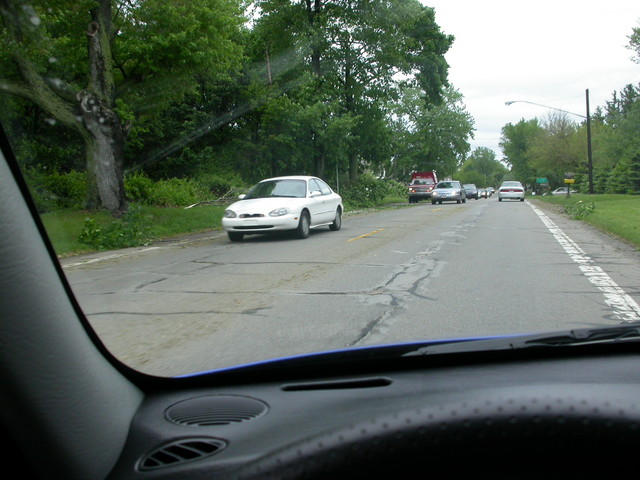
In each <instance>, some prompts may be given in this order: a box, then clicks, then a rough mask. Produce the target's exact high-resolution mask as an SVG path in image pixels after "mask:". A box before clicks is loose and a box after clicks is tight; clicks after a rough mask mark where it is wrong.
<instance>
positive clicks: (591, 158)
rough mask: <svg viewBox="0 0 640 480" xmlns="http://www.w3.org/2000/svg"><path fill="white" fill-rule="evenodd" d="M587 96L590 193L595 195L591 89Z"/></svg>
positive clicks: (587, 91)
mask: <svg viewBox="0 0 640 480" xmlns="http://www.w3.org/2000/svg"><path fill="white" fill-rule="evenodd" d="M586 97H587V158H588V161H589V167H588V168H589V194H590V195H593V155H592V151H591V115H590V114H589V89H588V88H587V90H586Z"/></svg>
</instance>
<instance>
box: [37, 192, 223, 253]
mask: <svg viewBox="0 0 640 480" xmlns="http://www.w3.org/2000/svg"><path fill="white" fill-rule="evenodd" d="M132 210H135V212H136V216H137V219H138V221H140V222H141V223H142V224H143V225H144V226H145V230H146V233H147V235H148V236H149V237H150V238H151V240H158V239H161V238H171V237H176V236H179V235H184V234H190V233H199V232H206V231H209V230H218V229H220V221H221V218H222V213H223V211H224V207H223V206H199V207H194V208H190V209H184V208H160V207H147V206H140V205H132V206H130V211H132ZM41 217H42V221H43V223H44V226H45V228H46V230H47V233H48V235H49V238H50V239H51V243H52V244H53V246H54V249H55V251H56V253H57V254H58V255H59V256H69V255H75V254H80V253H90V252H94V251H96V249H95V248H91V247H90V246H89V245H87V244H86V243H83V242H81V241H80V234H81V233H82V231H83V228H84V226H85V221H86V220H87V219H93V220H94V221H95V223H96V225H97V226H99V227H107V226H108V225H110V224H111V223H112V222H113V218H112V217H111V216H110V215H109V214H108V213H107V212H87V211H81V210H58V211H54V212H50V213H45V214H43V215H42V216H41Z"/></svg>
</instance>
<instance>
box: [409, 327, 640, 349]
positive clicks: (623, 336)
mask: <svg viewBox="0 0 640 480" xmlns="http://www.w3.org/2000/svg"><path fill="white" fill-rule="evenodd" d="M639 340H640V324H638V323H633V324H624V325H620V326H616V327H608V328H607V327H605V328H582V329H574V330H568V331H565V332H554V333H551V334H549V333H546V334H536V335H517V336H507V337H497V338H485V339H475V340H474V339H464V340H460V339H458V340H453V341H449V342H440V343H435V344H431V345H427V346H424V347H421V348H419V349H417V350H413V351H411V352H407V353H405V354H404V355H403V356H407V357H409V356H419V355H434V354H442V353H458V352H473V351H490V350H516V349H520V348H534V347H567V346H578V345H590V344H599V343H615V342H627V341H639Z"/></svg>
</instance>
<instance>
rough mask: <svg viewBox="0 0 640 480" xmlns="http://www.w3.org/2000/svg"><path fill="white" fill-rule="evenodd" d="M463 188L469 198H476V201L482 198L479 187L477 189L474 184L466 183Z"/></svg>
mask: <svg viewBox="0 0 640 480" xmlns="http://www.w3.org/2000/svg"><path fill="white" fill-rule="evenodd" d="M463 186H464V191H465V192H466V194H467V198H475V199H476V200H478V199H479V198H480V192H479V191H478V187H476V186H475V185H474V184H473V183H465V184H464V185H463Z"/></svg>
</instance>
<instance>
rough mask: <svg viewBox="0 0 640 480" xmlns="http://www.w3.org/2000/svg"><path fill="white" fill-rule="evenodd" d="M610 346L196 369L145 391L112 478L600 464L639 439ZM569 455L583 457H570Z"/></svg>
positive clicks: (593, 467)
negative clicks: (312, 366)
mask: <svg viewBox="0 0 640 480" xmlns="http://www.w3.org/2000/svg"><path fill="white" fill-rule="evenodd" d="M616 347H620V346H619V345H617V346H616ZM597 350H602V351H601V352H598V351H597ZM605 350H608V348H607V347H605V348H600V349H595V350H594V349H593V348H582V347H581V348H580V353H579V352H572V354H571V355H567V352H566V351H564V350H563V351H562V353H559V352H558V353H551V354H550V352H549V350H548V349H545V348H542V349H532V351H529V352H525V353H521V352H503V353H500V354H496V353H482V354H470V355H462V356H460V355H455V356H449V355H443V356H442V357H437V356H434V357H430V358H428V359H424V358H421V359H416V360H410V361H408V362H407V359H403V360H402V362H401V363H404V367H403V368H397V363H398V362H395V361H392V362H389V364H390V367H389V368H383V367H382V366H379V367H380V368H379V369H378V370H377V371H375V370H372V369H371V366H369V367H368V368H367V369H366V371H362V372H360V373H357V372H354V373H353V374H350V375H349V374H348V375H326V376H319V377H317V378H315V379H310V378H309V376H308V375H306V376H305V375H303V374H301V373H300V374H299V375H300V376H299V378H295V375H294V376H292V372H288V373H287V374H286V375H284V376H283V378H282V379H281V380H265V381H263V382H260V381H256V380H253V381H252V382H250V383H238V384H236V385H228V384H227V385H223V386H219V387H216V386H211V387H206V386H202V387H199V386H198V385H197V384H199V383H204V384H207V383H208V382H216V374H212V375H204V376H202V377H197V378H194V379H191V380H187V381H188V382H189V383H194V385H193V386H192V387H190V388H188V389H185V388H184V385H183V386H181V388H178V389H176V390H171V389H166V390H164V391H163V390H159V391H156V392H154V393H153V394H152V395H148V396H147V398H146V399H145V401H144V402H143V404H142V405H141V407H140V409H139V411H138V413H137V414H136V416H135V418H134V420H133V423H132V428H131V432H130V435H129V438H128V441H127V445H126V448H125V449H124V453H123V455H122V457H121V458H120V460H119V462H118V464H117V466H116V467H115V469H114V470H113V472H112V474H111V476H110V477H109V478H113V479H136V478H140V479H142V478H154V479H155V478H158V479H161V478H162V479H164V478H230V479H231V478H234V479H249V478H251V479H259V478H282V479H284V478H287V479H289V478H290V479H298V478H318V479H320V478H398V476H399V475H400V476H405V475H406V476H409V475H410V474H412V472H414V471H420V470H422V469H425V471H429V472H441V473H443V474H444V473H446V472H448V471H449V472H452V471H457V472H459V473H464V472H466V473H469V474H473V473H475V474H479V473H484V474H488V473H491V474H492V475H497V476H502V475H504V476H507V475H512V474H513V470H512V468H513V467H512V466H513V464H514V462H515V463H520V464H521V465H524V464H526V465H527V469H525V471H523V472H522V474H523V475H524V476H526V475H527V474H530V475H531V476H537V475H539V474H542V473H543V472H544V471H547V470H551V471H553V472H555V473H556V474H560V473H561V472H564V474H567V473H574V474H575V473H576V472H580V471H581V469H584V471H585V472H591V473H593V472H595V471H598V470H599V469H602V470H603V471H606V470H607V469H608V468H610V467H611V463H610V461H611V459H612V458H613V457H611V456H612V455H613V456H614V457H615V458H617V457H619V456H623V455H624V454H625V452H627V453H630V454H631V453H632V452H631V450H633V449H634V447H635V444H636V442H637V440H638V439H639V437H640V429H639V428H638V427H639V426H640V368H639V367H640V355H639V353H640V352H638V348H637V346H636V345H632V344H628V345H626V346H625V347H624V348H623V350H625V352H624V353H621V352H620V349H619V348H617V353H615V354H614V353H612V352H610V351H605ZM461 357H463V358H461ZM394 365H395V366H394ZM327 373H329V372H327ZM223 376H224V375H223ZM177 383H183V382H182V381H178V382H177ZM596 454H597V456H595V457H594V455H596ZM574 456H578V457H581V456H586V457H588V458H590V461H589V462H588V463H585V464H583V465H582V466H579V465H578V466H577V465H576V464H575V462H570V463H567V462H566V460H567V459H568V458H573V457H574ZM533 459H535V464H533V465H532V464H531V462H532V460H533ZM596 459H599V460H597V461H596ZM558 462H563V463H562V464H560V465H559V464H558ZM587 465H588V466H587ZM616 468H617V469H620V468H624V465H620V466H618V467H616ZM567 469H569V470H570V471H567ZM552 476H553V475H552Z"/></svg>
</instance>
